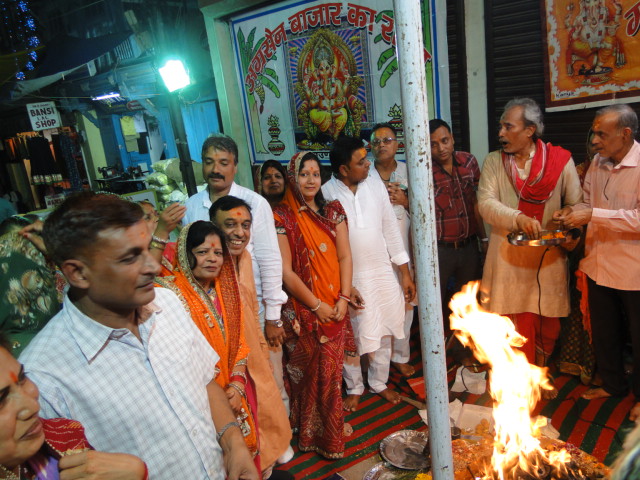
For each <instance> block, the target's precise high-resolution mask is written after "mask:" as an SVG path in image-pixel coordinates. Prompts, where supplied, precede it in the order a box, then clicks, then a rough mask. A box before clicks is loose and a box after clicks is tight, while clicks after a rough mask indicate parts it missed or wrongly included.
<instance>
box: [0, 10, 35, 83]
mask: <svg viewBox="0 0 640 480" xmlns="http://www.w3.org/2000/svg"><path fill="white" fill-rule="evenodd" d="M0 15H2V22H3V24H4V30H5V32H4V35H3V37H4V38H3V43H4V44H5V45H4V46H5V47H7V48H8V50H9V51H10V52H11V53H13V54H15V56H14V59H15V64H16V73H15V78H16V79H17V80H24V79H26V77H27V75H26V73H25V70H26V71H31V70H33V69H34V68H35V62H36V61H37V60H38V52H37V51H36V48H37V47H38V46H39V45H40V38H39V37H38V34H37V28H36V21H35V20H34V18H33V15H32V14H31V10H30V9H29V3H28V2H27V0H2V1H0ZM25 51H26V57H25V56H23V55H17V54H18V53H19V52H25ZM25 60H26V61H25Z"/></svg>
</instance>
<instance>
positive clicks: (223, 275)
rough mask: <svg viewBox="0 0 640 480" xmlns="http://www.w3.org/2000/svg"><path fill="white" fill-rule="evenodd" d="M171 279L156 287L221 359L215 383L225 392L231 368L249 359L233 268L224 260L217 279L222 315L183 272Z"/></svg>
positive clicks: (254, 444)
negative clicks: (169, 294) (178, 305)
mask: <svg viewBox="0 0 640 480" xmlns="http://www.w3.org/2000/svg"><path fill="white" fill-rule="evenodd" d="M173 275H174V278H173V282H171V281H170V277H168V278H164V279H160V282H159V283H160V285H161V286H165V287H169V288H171V289H172V290H173V291H174V292H175V293H176V294H178V296H179V297H180V299H181V300H183V305H184V306H185V308H186V309H187V311H188V313H189V314H190V316H191V318H192V320H193V322H194V323H195V324H196V325H197V327H198V329H199V330H200V331H201V332H202V334H203V335H204V337H205V338H206V339H207V341H208V342H209V345H211V347H212V348H213V349H214V350H215V351H216V353H217V354H218V356H219V357H220V361H219V362H218V364H217V367H218V368H219V370H220V372H219V373H218V375H217V376H216V378H215V380H216V383H217V384H218V385H220V387H222V388H223V389H225V387H226V386H227V385H228V384H229V379H230V374H231V371H232V370H233V367H234V366H235V365H236V363H237V362H238V361H240V360H243V359H246V358H247V357H248V356H249V346H248V345H247V342H246V340H245V336H244V321H243V316H242V306H241V299H240V292H239V289H238V283H237V280H236V276H235V267H234V266H233V264H232V262H231V261H230V259H229V258H225V262H224V264H223V266H222V270H221V271H220V276H219V277H218V278H217V279H216V282H215V292H216V297H217V299H218V300H219V304H220V309H221V310H222V311H221V312H218V311H217V309H216V306H215V305H214V303H213V301H212V300H211V299H210V298H209V296H208V295H207V294H206V292H204V291H203V290H202V289H201V288H200V287H194V286H193V285H192V284H191V282H190V281H189V279H188V278H187V276H186V275H185V274H184V273H183V272H182V271H180V270H179V269H176V270H174V272H173ZM222 279H226V280H222ZM234 287H235V288H234ZM196 288H197V289H196ZM225 360H226V361H225ZM241 400H242V406H243V408H244V410H245V412H247V413H248V416H247V418H246V419H244V421H246V423H247V424H248V425H249V427H250V431H249V432H243V434H244V440H245V443H246V444H247V447H249V450H250V451H251V452H252V453H253V454H254V455H255V454H256V453H257V451H258V440H257V434H256V426H255V422H254V419H253V413H252V411H251V409H250V408H249V405H248V402H247V400H246V399H245V398H242V399H241Z"/></svg>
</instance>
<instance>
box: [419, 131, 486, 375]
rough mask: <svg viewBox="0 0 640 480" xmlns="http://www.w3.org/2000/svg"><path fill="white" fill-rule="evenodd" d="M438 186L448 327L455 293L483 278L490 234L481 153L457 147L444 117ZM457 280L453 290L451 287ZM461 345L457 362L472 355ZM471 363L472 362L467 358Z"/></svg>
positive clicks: (434, 147)
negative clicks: (479, 193)
mask: <svg viewBox="0 0 640 480" xmlns="http://www.w3.org/2000/svg"><path fill="white" fill-rule="evenodd" d="M429 134H430V136H431V157H432V159H433V162H432V168H433V190H434V193H435V204H436V208H435V210H436V231H437V236H438V263H439V267H440V294H441V296H442V310H443V316H444V319H445V327H448V325H449V315H450V314H451V311H450V310H449V305H448V304H449V300H450V299H451V295H452V294H453V293H455V292H457V291H459V290H460V288H461V287H462V286H463V285H464V284H466V283H467V282H470V281H472V280H479V279H480V278H481V277H482V266H481V255H482V254H481V252H486V247H487V245H488V239H487V238H486V235H485V230H484V223H483V222H482V218H481V217H480V213H479V212H478V201H477V198H476V190H477V189H478V182H479V180H480V167H479V166H478V161H477V160H476V157H474V156H473V155H471V154H470V153H467V152H456V151H455V150H454V145H455V141H454V139H453V135H452V133H451V127H449V125H448V124H447V122H445V121H444V120H440V119H434V120H431V121H430V122H429ZM450 282H451V283H453V290H449V289H448V288H447V287H448V286H449V284H450ZM461 350H462V349H461V346H460V345H459V344H458V345H454V347H453V348H452V354H453V356H454V358H455V359H456V360H458V361H463V359H464V358H468V357H469V352H467V354H463V352H462V351H461ZM464 363H468V362H466V361H465V362H464Z"/></svg>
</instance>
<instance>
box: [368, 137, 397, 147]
mask: <svg viewBox="0 0 640 480" xmlns="http://www.w3.org/2000/svg"><path fill="white" fill-rule="evenodd" d="M395 141H396V139H395V138H393V137H386V138H374V139H373V140H371V145H373V146H374V147H377V146H378V145H380V144H381V143H384V144H385V145H389V144H390V143H391V142H395Z"/></svg>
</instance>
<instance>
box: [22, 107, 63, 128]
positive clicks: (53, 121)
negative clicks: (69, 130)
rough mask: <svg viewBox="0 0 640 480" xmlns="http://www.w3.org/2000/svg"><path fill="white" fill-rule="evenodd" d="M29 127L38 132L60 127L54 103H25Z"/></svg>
mask: <svg viewBox="0 0 640 480" xmlns="http://www.w3.org/2000/svg"><path fill="white" fill-rule="evenodd" d="M27 112H28V113H29V118H30V119H31V127H32V128H33V129H34V130H36V131H38V130H46V129H47V128H56V127H61V126H62V122H61V121H60V113H59V112H58V109H57V108H56V104H55V103H54V102H39V103H27Z"/></svg>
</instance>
